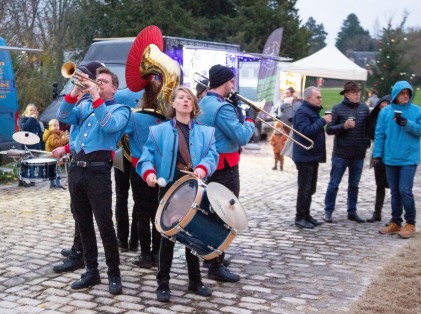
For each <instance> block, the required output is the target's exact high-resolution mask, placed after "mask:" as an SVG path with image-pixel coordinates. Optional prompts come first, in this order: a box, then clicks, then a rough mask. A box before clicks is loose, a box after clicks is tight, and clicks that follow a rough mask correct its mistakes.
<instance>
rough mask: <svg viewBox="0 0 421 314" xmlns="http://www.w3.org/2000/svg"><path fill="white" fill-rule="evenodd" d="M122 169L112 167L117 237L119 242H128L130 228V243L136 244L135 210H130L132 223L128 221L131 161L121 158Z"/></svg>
mask: <svg viewBox="0 0 421 314" xmlns="http://www.w3.org/2000/svg"><path fill="white" fill-rule="evenodd" d="M123 160H124V161H123V165H124V171H121V170H119V169H117V168H114V180H115V195H116V204H115V219H116V224H117V238H118V239H119V240H120V242H123V243H128V240H129V229H130V244H131V245H135V246H137V245H138V241H139V237H138V235H137V215H136V213H135V211H134V210H133V212H132V225H131V227H130V222H129V209H128V199H129V190H130V174H131V172H132V168H133V171H135V170H134V167H133V166H132V163H131V162H130V161H128V160H127V158H125V157H124V158H123Z"/></svg>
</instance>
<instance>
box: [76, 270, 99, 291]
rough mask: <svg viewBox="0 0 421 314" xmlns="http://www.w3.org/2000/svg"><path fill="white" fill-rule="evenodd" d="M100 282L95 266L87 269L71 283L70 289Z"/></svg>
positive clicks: (77, 288) (82, 287)
mask: <svg viewBox="0 0 421 314" xmlns="http://www.w3.org/2000/svg"><path fill="white" fill-rule="evenodd" d="M100 283H101V277H100V276H99V271H98V269H96V268H93V269H88V270H87V271H86V273H84V274H83V275H82V277H81V278H80V279H79V280H77V281H75V282H73V283H72V286H71V287H72V289H74V290H79V289H84V288H88V287H91V286H94V285H98V284H100Z"/></svg>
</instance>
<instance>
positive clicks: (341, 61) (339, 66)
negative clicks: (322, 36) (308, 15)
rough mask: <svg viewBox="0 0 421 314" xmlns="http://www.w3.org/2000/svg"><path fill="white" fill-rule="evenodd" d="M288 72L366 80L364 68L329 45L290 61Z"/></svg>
mask: <svg viewBox="0 0 421 314" xmlns="http://www.w3.org/2000/svg"><path fill="white" fill-rule="evenodd" d="M288 72H293V73H300V74H304V75H307V76H315V77H323V78H333V79H340V80H356V81H366V80H367V70H366V69H363V68H361V67H360V66H358V65H356V64H355V63H354V62H352V61H351V60H349V59H348V58H347V57H346V56H345V55H344V54H343V53H342V52H340V51H339V50H338V48H336V47H335V46H331V45H328V46H326V47H324V48H323V49H320V50H319V51H317V52H316V53H314V54H312V55H310V56H308V57H306V58H304V59H301V60H298V61H296V62H293V63H290V64H289V66H288Z"/></svg>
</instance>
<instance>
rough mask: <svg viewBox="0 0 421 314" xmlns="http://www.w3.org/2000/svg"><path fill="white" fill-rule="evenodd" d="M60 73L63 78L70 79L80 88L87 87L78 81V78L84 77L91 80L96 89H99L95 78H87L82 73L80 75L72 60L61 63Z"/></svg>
mask: <svg viewBox="0 0 421 314" xmlns="http://www.w3.org/2000/svg"><path fill="white" fill-rule="evenodd" d="M61 75H63V76H64V77H65V78H68V79H71V81H72V83H73V85H75V86H77V87H79V88H81V89H87V88H88V86H86V85H85V84H83V83H81V82H79V80H80V79H85V80H89V81H91V82H92V83H94V84H95V85H96V87H97V89H99V85H98V83H97V82H96V81H95V80H92V79H90V78H87V77H85V76H84V75H82V74H81V73H79V72H78V71H77V67H76V64H74V63H73V62H72V61H67V62H65V63H64V64H63V65H62V67H61Z"/></svg>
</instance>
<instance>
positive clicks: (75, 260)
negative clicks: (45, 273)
mask: <svg viewBox="0 0 421 314" xmlns="http://www.w3.org/2000/svg"><path fill="white" fill-rule="evenodd" d="M84 267H85V262H84V261H83V256H82V255H75V254H70V255H69V256H68V257H67V258H66V259H64V260H63V262H62V263H61V264H59V265H55V266H54V267H53V271H54V272H56V273H64V272H67V271H74V270H76V269H82V268H84Z"/></svg>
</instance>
